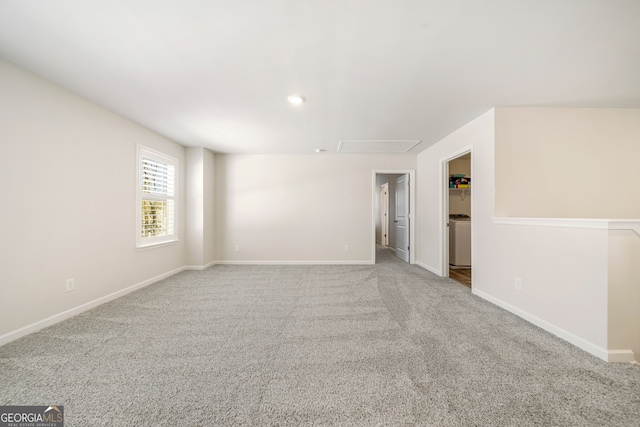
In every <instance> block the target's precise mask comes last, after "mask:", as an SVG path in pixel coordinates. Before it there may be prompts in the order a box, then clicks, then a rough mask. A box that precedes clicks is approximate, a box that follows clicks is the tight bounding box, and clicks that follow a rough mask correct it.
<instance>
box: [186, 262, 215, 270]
mask: <svg viewBox="0 0 640 427" xmlns="http://www.w3.org/2000/svg"><path fill="white" fill-rule="evenodd" d="M216 264H218V261H211V262H209V263H207V264H205V265H185V266H184V269H185V270H195V271H202V270H206V269H207V268H209V267H213V266H214V265H216Z"/></svg>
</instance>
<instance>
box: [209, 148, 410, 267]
mask: <svg viewBox="0 0 640 427" xmlns="http://www.w3.org/2000/svg"><path fill="white" fill-rule="evenodd" d="M215 161H216V164H215V176H216V211H215V215H216V232H215V233H216V236H217V239H216V251H217V252H216V253H217V257H218V260H219V261H221V262H276V263H295V262H304V263H313V262H319V263H323V262H345V263H346V262H348V263H352V262H356V263H371V262H373V260H372V245H373V232H374V223H373V219H372V218H373V212H372V209H373V200H372V195H373V188H372V186H373V182H372V171H373V170H375V169H388V170H399V169H415V166H416V163H415V162H416V157H415V156H411V155H395V156H389V155H357V154H353V155H230V154H222V155H221V154H216V159H215ZM236 245H237V246H238V247H239V251H238V252H236V251H235V247H236ZM346 245H348V246H349V248H350V249H349V252H345V250H344V248H345V246H346Z"/></svg>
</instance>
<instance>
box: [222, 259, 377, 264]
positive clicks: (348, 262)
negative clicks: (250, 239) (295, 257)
mask: <svg viewBox="0 0 640 427" xmlns="http://www.w3.org/2000/svg"><path fill="white" fill-rule="evenodd" d="M215 263H216V264H226V265H371V264H375V262H374V261H372V260H370V259H369V260H300V261H287V260H224V261H216V262H215Z"/></svg>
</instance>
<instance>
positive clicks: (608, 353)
mask: <svg viewBox="0 0 640 427" xmlns="http://www.w3.org/2000/svg"><path fill="white" fill-rule="evenodd" d="M471 293H472V294H474V295H477V296H479V297H480V298H482V299H485V300H487V301H489V302H490V303H492V304H495V305H497V306H498V307H501V308H504V309H505V310H507V311H509V312H511V313H513V314H515V315H516V316H519V317H521V318H523V319H524V320H526V321H528V322H530V323H532V324H534V325H536V326H538V327H539V328H542V329H544V330H545V331H547V332H550V333H552V334H553V335H555V336H557V337H559V338H562V339H563V340H565V341H567V342H569V343H570V344H573V345H575V346H576V347H578V348H581V349H582V350H584V351H586V352H587V353H590V354H592V355H594V356H596V357H598V358H600V359H602V360H604V361H605V362H631V361H633V360H635V359H634V353H633V351H631V350H607V349H604V348H602V347H600V346H598V345H596V344H594V343H592V342H590V341H587V340H585V339H584V338H580V337H579V336H577V335H574V334H572V333H571V332H568V331H565V330H564V329H562V328H559V327H557V326H555V325H553V324H551V323H549V322H547V321H546V320H543V319H541V318H539V317H537V316H534V315H533V314H531V313H528V312H526V311H524V310H521V309H519V308H518V307H515V306H513V305H511V304H509V303H507V302H504V301H502V300H501V299H498V298H495V297H493V296H491V295H489V294H487V293H485V292H482V291H479V290H477V289H475V288H472V289H471Z"/></svg>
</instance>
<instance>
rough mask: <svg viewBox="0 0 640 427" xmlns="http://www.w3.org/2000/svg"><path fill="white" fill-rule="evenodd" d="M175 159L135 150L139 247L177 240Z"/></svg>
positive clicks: (141, 148)
mask: <svg viewBox="0 0 640 427" xmlns="http://www.w3.org/2000/svg"><path fill="white" fill-rule="evenodd" d="M176 166H177V161H176V159H174V158H172V157H169V156H166V155H164V154H162V153H158V152H156V151H153V150H150V149H148V148H145V147H142V146H139V147H138V178H139V180H138V189H137V193H138V208H137V209H138V227H137V230H138V231H137V233H138V236H137V245H138V247H143V246H149V245H154V244H158V243H166V242H171V241H175V240H177V235H176V222H177V221H176Z"/></svg>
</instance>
